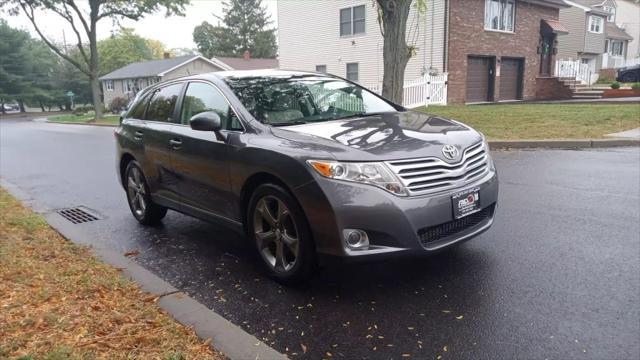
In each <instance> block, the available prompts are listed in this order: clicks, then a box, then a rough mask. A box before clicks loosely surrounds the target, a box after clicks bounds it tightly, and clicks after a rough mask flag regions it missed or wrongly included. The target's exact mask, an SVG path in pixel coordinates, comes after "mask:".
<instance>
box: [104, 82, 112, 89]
mask: <svg viewBox="0 0 640 360" xmlns="http://www.w3.org/2000/svg"><path fill="white" fill-rule="evenodd" d="M104 88H105V89H107V91H113V80H107V81H105V82H104Z"/></svg>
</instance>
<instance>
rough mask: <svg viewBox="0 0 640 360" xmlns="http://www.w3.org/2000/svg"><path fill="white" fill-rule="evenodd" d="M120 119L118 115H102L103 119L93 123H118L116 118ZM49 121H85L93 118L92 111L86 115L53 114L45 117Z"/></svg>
mask: <svg viewBox="0 0 640 360" xmlns="http://www.w3.org/2000/svg"><path fill="white" fill-rule="evenodd" d="M119 119H120V116H119V115H104V118H103V119H100V120H98V121H96V122H95V124H110V125H113V124H118V120H119ZM47 120H49V121H60V122H68V123H86V122H89V121H90V120H93V113H89V114H86V115H79V116H78V115H73V114H67V115H53V116H49V117H48V118H47Z"/></svg>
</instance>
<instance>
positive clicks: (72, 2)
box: [67, 0, 91, 36]
mask: <svg viewBox="0 0 640 360" xmlns="http://www.w3.org/2000/svg"><path fill="white" fill-rule="evenodd" d="M67 4H69V6H71V8H72V9H73V10H74V11H75V12H76V14H77V15H78V18H80V21H81V22H82V27H83V28H84V31H85V32H86V33H87V36H89V35H90V33H91V30H90V29H89V24H87V21H86V20H85V19H84V17H83V16H82V15H83V14H82V12H81V11H80V9H79V8H78V5H77V4H76V3H75V2H74V1H72V0H67Z"/></svg>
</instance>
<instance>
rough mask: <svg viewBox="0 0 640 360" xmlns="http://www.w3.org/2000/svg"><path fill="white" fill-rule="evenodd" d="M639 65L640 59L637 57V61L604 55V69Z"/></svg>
mask: <svg viewBox="0 0 640 360" xmlns="http://www.w3.org/2000/svg"><path fill="white" fill-rule="evenodd" d="M638 64H640V57H637V58H635V59H625V58H623V57H621V56H612V55H609V54H607V53H604V54H602V68H603V69H619V68H623V67H627V66H634V65H638Z"/></svg>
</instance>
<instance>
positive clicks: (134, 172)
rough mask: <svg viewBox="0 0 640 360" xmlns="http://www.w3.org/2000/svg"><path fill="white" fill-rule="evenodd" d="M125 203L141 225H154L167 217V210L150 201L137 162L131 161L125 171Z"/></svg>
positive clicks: (142, 174)
mask: <svg viewBox="0 0 640 360" xmlns="http://www.w3.org/2000/svg"><path fill="white" fill-rule="evenodd" d="M125 187H126V190H127V202H128V203H129V209H131V214H133V217H135V218H136V220H138V222H139V223H141V224H143V225H155V224H158V223H159V222H160V220H162V218H164V217H165V215H167V208H166V207H164V206H160V205H157V204H155V203H154V202H153V201H152V200H151V192H150V191H149V185H148V184H147V179H146V178H145V177H144V173H143V172H142V168H141V167H140V164H138V162H137V161H131V162H130V163H129V164H128V165H127V169H126V170H125Z"/></svg>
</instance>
